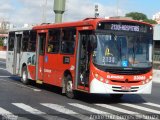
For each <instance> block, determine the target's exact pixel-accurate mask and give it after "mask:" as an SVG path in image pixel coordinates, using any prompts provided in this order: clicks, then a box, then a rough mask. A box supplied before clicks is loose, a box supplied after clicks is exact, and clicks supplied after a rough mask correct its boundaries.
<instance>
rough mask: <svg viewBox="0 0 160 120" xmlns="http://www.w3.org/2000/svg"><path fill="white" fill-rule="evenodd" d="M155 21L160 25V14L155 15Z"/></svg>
mask: <svg viewBox="0 0 160 120" xmlns="http://www.w3.org/2000/svg"><path fill="white" fill-rule="evenodd" d="M153 20H155V21H157V23H158V24H160V12H158V13H156V14H155V15H153Z"/></svg>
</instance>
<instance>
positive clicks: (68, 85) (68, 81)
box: [65, 75, 75, 99]
mask: <svg viewBox="0 0 160 120" xmlns="http://www.w3.org/2000/svg"><path fill="white" fill-rule="evenodd" d="M65 83H66V84H65V91H66V96H67V97H68V98H71V99H73V98H74V97H75V94H74V90H73V82H72V78H71V76H70V75H68V76H67V77H66V78H65Z"/></svg>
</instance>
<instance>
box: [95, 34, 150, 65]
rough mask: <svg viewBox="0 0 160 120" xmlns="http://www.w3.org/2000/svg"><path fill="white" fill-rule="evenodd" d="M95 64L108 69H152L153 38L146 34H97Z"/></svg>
mask: <svg viewBox="0 0 160 120" xmlns="http://www.w3.org/2000/svg"><path fill="white" fill-rule="evenodd" d="M96 38H97V42H96V44H97V45H96V47H95V49H94V50H93V55H92V56H93V57H92V58H93V63H94V64H96V65H100V66H108V67H130V68H144V67H145V68H147V67H151V66H152V64H151V62H152V61H151V58H152V55H151V54H152V52H151V51H152V42H151V41H152V36H149V35H146V34H142V35H141V34H132V35H129V34H128V35H127V34H126V35H120V34H118V35H116V33H114V32H113V33H110V34H106V33H100V34H98V33H97V34H96Z"/></svg>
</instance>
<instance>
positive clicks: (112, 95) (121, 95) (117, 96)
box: [110, 94, 123, 100]
mask: <svg viewBox="0 0 160 120" xmlns="http://www.w3.org/2000/svg"><path fill="white" fill-rule="evenodd" d="M110 96H111V98H112V99H114V100H119V99H121V98H122V97H123V94H110Z"/></svg>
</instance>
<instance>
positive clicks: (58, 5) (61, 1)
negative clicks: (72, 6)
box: [54, 0, 66, 23]
mask: <svg viewBox="0 0 160 120" xmlns="http://www.w3.org/2000/svg"><path fill="white" fill-rule="evenodd" d="M65 5H66V0H54V12H55V23H61V22H62V15H63V13H64V11H65Z"/></svg>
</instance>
